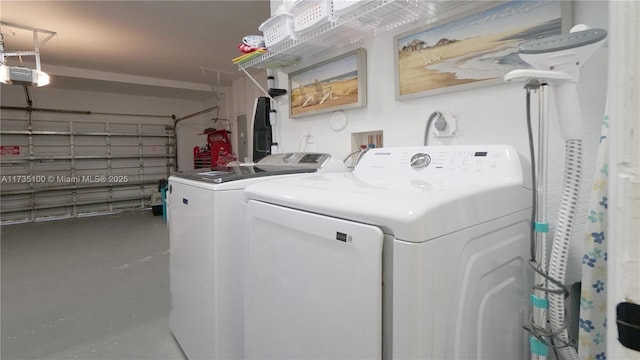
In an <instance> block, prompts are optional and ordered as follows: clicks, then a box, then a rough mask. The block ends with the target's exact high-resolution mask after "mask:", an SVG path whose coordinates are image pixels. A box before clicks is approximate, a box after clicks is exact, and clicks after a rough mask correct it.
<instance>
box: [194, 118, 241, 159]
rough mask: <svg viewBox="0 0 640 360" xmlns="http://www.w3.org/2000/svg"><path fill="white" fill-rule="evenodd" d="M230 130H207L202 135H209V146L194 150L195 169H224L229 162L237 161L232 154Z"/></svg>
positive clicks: (198, 147)
mask: <svg viewBox="0 0 640 360" xmlns="http://www.w3.org/2000/svg"><path fill="white" fill-rule="evenodd" d="M230 133H231V131H228V130H216V129H214V128H208V129H205V130H204V132H203V133H202V134H200V135H207V144H206V145H204V146H196V147H194V148H193V167H194V168H195V169H199V168H215V167H224V166H226V165H227V164H228V163H229V162H231V161H234V160H237V159H236V156H235V155H234V154H233V153H232V152H231V139H230V138H229V134H230Z"/></svg>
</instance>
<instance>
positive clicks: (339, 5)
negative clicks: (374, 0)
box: [333, 0, 371, 16]
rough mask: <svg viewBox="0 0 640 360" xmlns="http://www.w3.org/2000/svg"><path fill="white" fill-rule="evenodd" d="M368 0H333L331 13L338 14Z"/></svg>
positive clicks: (368, 0)
mask: <svg viewBox="0 0 640 360" xmlns="http://www.w3.org/2000/svg"><path fill="white" fill-rule="evenodd" d="M370 2H371V0H333V13H334V14H335V15H337V16H340V15H342V14H345V13H348V12H349V11H351V10H353V9H355V8H357V7H358V6H362V5H365V4H368V3H370Z"/></svg>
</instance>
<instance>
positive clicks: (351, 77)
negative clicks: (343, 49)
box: [289, 48, 367, 118]
mask: <svg viewBox="0 0 640 360" xmlns="http://www.w3.org/2000/svg"><path fill="white" fill-rule="evenodd" d="M366 54H367V53H366V50H365V49H364V48H359V49H356V50H353V51H349V52H347V53H344V54H341V55H339V56H336V57H333V58H331V59H328V60H325V61H322V62H319V63H316V64H313V65H310V66H307V67H305V68H303V69H300V70H297V71H295V72H291V73H289V93H290V99H289V100H290V101H289V117H291V118H299V117H304V116H311V115H316V114H321V113H326V112H333V111H337V110H346V109H353V108H358V107H363V106H366V104H367V57H366Z"/></svg>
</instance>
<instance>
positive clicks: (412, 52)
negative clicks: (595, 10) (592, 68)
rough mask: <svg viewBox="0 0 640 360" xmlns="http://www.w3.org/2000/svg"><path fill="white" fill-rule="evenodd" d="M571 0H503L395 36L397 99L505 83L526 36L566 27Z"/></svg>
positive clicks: (518, 62)
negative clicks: (504, 78) (504, 79)
mask: <svg viewBox="0 0 640 360" xmlns="http://www.w3.org/2000/svg"><path fill="white" fill-rule="evenodd" d="M570 14H571V2H570V1H562V0H547V1H517V0H515V1H500V2H487V3H483V5H482V6H481V7H478V8H476V9H474V10H472V11H468V12H466V13H462V14H460V15H457V16H455V17H453V18H448V19H444V20H442V21H438V22H435V23H432V24H429V25H427V26H425V27H421V28H417V29H415V30H412V31H409V32H405V33H402V34H399V35H397V36H395V37H394V66H395V79H396V80H395V83H396V84H395V87H396V100H405V99H412V98H416V97H422V96H431V95H437V94H443V93H447V92H452V91H461V90H467V89H474V88H479V87H484V86H491V85H497V84H501V83H504V81H503V77H504V75H506V74H507V73H508V72H509V71H511V70H514V69H519V68H528V67H530V66H529V65H528V64H527V63H525V62H524V61H523V60H521V59H520V57H519V56H518V49H519V45H520V44H521V43H522V42H525V41H528V40H533V39H536V38H540V37H546V36H551V35H557V34H560V33H561V32H562V31H566V30H567V29H566V28H567V27H568V24H570V22H571V19H570V16H571V15H570Z"/></svg>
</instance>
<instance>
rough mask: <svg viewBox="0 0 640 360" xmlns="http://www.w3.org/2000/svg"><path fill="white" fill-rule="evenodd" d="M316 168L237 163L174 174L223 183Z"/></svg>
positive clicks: (296, 172)
mask: <svg viewBox="0 0 640 360" xmlns="http://www.w3.org/2000/svg"><path fill="white" fill-rule="evenodd" d="M316 171H317V169H315V168H304V167H292V166H278V165H236V166H228V167H224V168H214V169H212V170H205V169H198V170H194V171H189V172H182V173H175V174H172V176H175V177H179V178H184V179H190V180H197V181H204V182H207V183H212V184H222V183H226V182H231V181H237V180H243V179H249V178H256V177H262V176H273V175H286V174H304V173H312V172H316Z"/></svg>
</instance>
